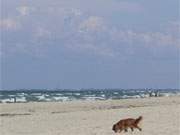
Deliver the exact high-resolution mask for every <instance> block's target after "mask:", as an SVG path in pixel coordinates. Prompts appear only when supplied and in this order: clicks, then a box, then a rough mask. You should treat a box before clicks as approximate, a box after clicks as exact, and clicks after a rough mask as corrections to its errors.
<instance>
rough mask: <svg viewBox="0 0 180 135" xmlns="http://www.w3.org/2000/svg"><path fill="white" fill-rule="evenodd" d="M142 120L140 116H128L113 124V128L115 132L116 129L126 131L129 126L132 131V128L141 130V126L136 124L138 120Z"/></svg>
mask: <svg viewBox="0 0 180 135" xmlns="http://www.w3.org/2000/svg"><path fill="white" fill-rule="evenodd" d="M141 120H142V116H140V117H138V118H137V119H133V118H128V119H122V120H120V121H119V122H117V123H116V124H114V125H113V130H114V131H115V132H117V130H120V132H121V131H122V130H125V131H127V128H131V130H132V131H133V128H138V129H139V130H140V131H141V128H140V127H139V126H138V124H139V122H140V121H141Z"/></svg>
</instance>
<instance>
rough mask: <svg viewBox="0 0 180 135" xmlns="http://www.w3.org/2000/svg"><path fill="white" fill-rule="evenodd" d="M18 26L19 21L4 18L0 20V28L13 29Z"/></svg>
mask: <svg viewBox="0 0 180 135" xmlns="http://www.w3.org/2000/svg"><path fill="white" fill-rule="evenodd" d="M18 27H19V23H18V22H17V21H15V20H13V19H10V18H6V19H2V20H0V28H2V29H7V30H15V29H17V28H18Z"/></svg>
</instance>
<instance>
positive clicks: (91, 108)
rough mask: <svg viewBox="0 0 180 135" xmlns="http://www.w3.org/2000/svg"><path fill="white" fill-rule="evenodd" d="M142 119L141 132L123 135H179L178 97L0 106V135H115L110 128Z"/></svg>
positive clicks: (179, 113)
mask: <svg viewBox="0 0 180 135" xmlns="http://www.w3.org/2000/svg"><path fill="white" fill-rule="evenodd" d="M140 115H142V116H143V117H144V119H143V121H142V123H141V124H140V125H141V127H142V131H139V130H137V129H135V131H134V132H131V131H130V129H129V130H128V132H126V133H124V132H122V133H121V134H124V135H180V97H160V98H145V99H123V100H107V101H71V102H46V103H43V102H42V103H9V104H7V103H4V104H0V134H1V135H116V133H114V132H113V131H112V125H113V124H115V123H116V122H117V121H119V120H120V119H123V118H128V117H133V118H137V117H139V116H140Z"/></svg>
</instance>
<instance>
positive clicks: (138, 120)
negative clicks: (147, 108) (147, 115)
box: [135, 116, 143, 124]
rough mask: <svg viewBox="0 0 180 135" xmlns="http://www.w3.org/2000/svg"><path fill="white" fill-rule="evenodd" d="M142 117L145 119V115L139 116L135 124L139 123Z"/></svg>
mask: <svg viewBox="0 0 180 135" xmlns="http://www.w3.org/2000/svg"><path fill="white" fill-rule="evenodd" d="M142 119H143V117H142V116H139V118H137V119H136V120H135V124H138V123H139V122H140V121H141V120H142Z"/></svg>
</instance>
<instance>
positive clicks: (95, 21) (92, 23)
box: [79, 16, 105, 32]
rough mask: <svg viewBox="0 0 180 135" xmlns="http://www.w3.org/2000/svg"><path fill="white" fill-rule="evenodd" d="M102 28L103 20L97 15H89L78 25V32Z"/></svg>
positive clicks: (103, 26)
mask: <svg viewBox="0 0 180 135" xmlns="http://www.w3.org/2000/svg"><path fill="white" fill-rule="evenodd" d="M103 29H105V24H104V21H103V19H102V18H101V17H98V16H90V17H89V18H87V19H86V20H84V21H83V22H82V23H81V24H80V25H79V31H80V32H88V31H101V30H103Z"/></svg>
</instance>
